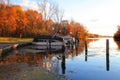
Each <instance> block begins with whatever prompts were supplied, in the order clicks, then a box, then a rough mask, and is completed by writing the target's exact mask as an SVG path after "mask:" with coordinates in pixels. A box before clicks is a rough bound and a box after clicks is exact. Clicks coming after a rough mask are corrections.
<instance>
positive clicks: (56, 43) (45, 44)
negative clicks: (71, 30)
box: [32, 35, 64, 49]
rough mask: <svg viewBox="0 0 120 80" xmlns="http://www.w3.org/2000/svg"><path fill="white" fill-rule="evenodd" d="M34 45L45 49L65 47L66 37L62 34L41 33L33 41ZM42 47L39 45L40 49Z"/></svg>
mask: <svg viewBox="0 0 120 80" xmlns="http://www.w3.org/2000/svg"><path fill="white" fill-rule="evenodd" d="M32 44H33V45H37V46H42V48H44V49H60V48H64V39H63V38H62V37H60V36H56V35H55V36H51V35H39V36H36V37H35V38H34V40H33V42H32ZM39 48H40V49H41V47H38V49H39Z"/></svg>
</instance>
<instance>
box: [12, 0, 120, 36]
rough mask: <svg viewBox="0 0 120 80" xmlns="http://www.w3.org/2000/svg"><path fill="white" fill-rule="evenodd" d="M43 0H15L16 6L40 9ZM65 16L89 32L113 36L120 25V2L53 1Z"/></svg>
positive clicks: (119, 0) (97, 0) (89, 0)
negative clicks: (39, 5)
mask: <svg viewBox="0 0 120 80" xmlns="http://www.w3.org/2000/svg"><path fill="white" fill-rule="evenodd" d="M39 1H42V0H13V2H14V4H20V5H21V6H23V7H25V8H27V7H30V8H32V9H38V8H37V6H36V3H37V2H39ZM53 2H56V3H58V4H59V7H61V8H62V9H63V10H64V12H65V14H64V19H67V20H71V19H73V20H75V21H76V22H80V23H81V24H83V25H84V26H85V27H86V28H87V29H88V30H89V32H92V33H97V34H103V35H113V34H114V33H115V32H116V30H117V27H116V26H117V25H119V24H120V0H53Z"/></svg>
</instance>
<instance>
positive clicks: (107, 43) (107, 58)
mask: <svg viewBox="0 0 120 80" xmlns="http://www.w3.org/2000/svg"><path fill="white" fill-rule="evenodd" d="M109 63H110V62H109V39H106V70H107V71H109V67H110V64H109Z"/></svg>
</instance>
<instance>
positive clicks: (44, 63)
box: [0, 39, 120, 80]
mask: <svg viewBox="0 0 120 80" xmlns="http://www.w3.org/2000/svg"><path fill="white" fill-rule="evenodd" d="M95 41H96V40H93V42H91V43H90V42H89V41H87V44H86V45H87V49H86V48H85V42H84V41H83V44H80V45H74V46H68V47H66V49H65V51H60V50H59V51H49V50H47V51H46V52H40V51H39V50H36V51H34V50H30V49H26V48H27V47H24V48H23V49H19V50H16V51H13V52H12V53H11V54H10V55H9V56H7V57H5V58H3V61H0V66H1V65H4V64H13V63H15V64H21V63H24V64H28V65H29V66H35V67H37V68H44V69H45V70H46V71H47V72H52V73H54V74H63V75H67V76H69V77H70V78H72V80H78V78H79V79H80V80H89V78H90V80H94V79H95V80H109V78H106V77H107V76H106V75H108V76H109V77H111V74H113V73H115V72H117V71H119V69H118V67H119V66H118V64H117V63H119V61H118V60H117V59H116V58H114V57H111V55H113V54H112V53H114V52H110V54H106V44H105V43H106V42H105V41H106V39H104V40H102V41H96V42H95ZM99 42H100V44H101V45H98V44H99ZM89 43H90V44H89ZM97 43H98V44H97ZM96 44H97V45H96ZM110 44H111V42H110ZM91 45H92V46H91ZM101 46H102V47H101ZM112 47H113V46H112ZM113 49H114V48H113ZM110 51H111V50H110ZM118 53H119V52H118ZM113 58H114V60H113ZM118 58H119V57H118ZM88 59H89V60H88ZM110 63H111V64H112V65H110ZM114 64H115V65H114ZM119 64H120V63H119ZM116 65H117V67H116ZM113 66H115V67H113ZM110 68H111V70H110ZM2 69H4V68H2ZM113 69H114V70H113ZM116 69H117V70H116ZM115 70H116V71H115ZM106 71H107V72H106ZM86 72H87V74H86ZM107 73H109V74H107ZM117 73H118V72H117ZM0 74H1V73H0ZM84 74H86V75H84ZM94 75H95V76H94ZM113 75H114V74H113ZM86 76H87V77H86ZM114 76H115V75H114ZM101 77H102V78H101ZM103 78H104V79H103ZM111 79H113V78H111ZM113 80H116V79H113Z"/></svg>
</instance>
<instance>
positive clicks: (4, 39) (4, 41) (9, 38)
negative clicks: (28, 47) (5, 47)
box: [0, 37, 33, 43]
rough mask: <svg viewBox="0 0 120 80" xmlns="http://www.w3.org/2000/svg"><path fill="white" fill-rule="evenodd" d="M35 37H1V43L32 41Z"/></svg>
mask: <svg viewBox="0 0 120 80" xmlns="http://www.w3.org/2000/svg"><path fill="white" fill-rule="evenodd" d="M32 40H33V38H11V37H0V43H11V42H12V43H16V42H32Z"/></svg>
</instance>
